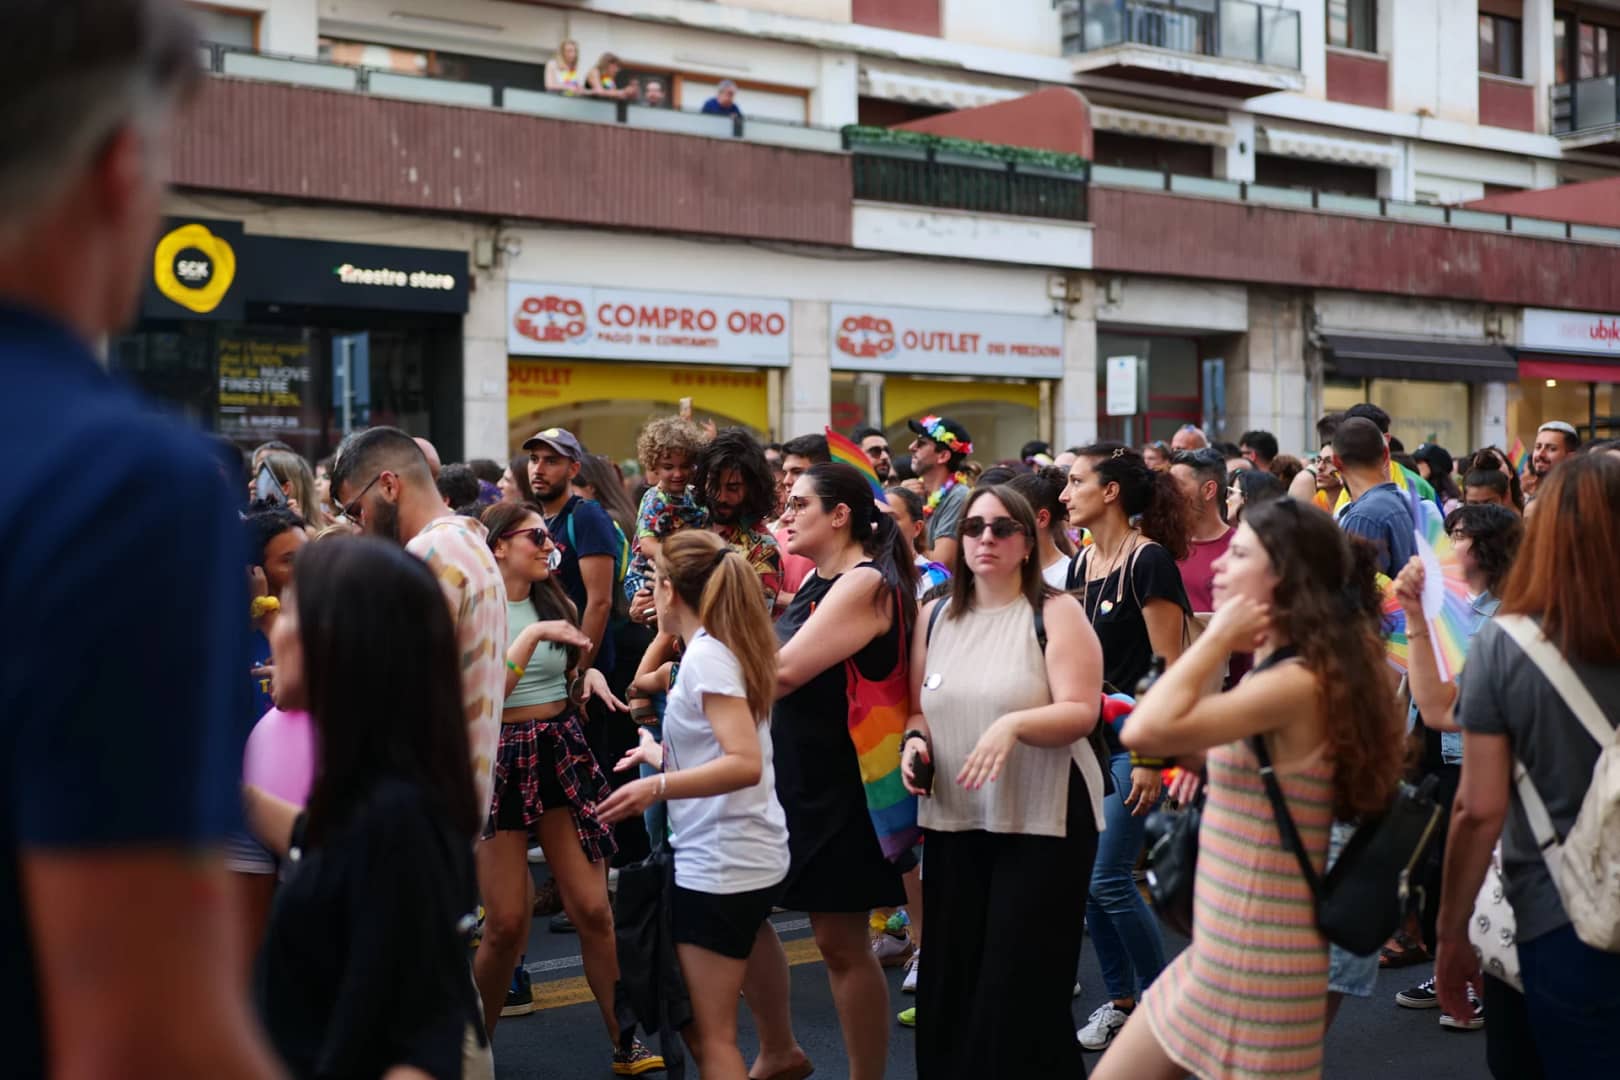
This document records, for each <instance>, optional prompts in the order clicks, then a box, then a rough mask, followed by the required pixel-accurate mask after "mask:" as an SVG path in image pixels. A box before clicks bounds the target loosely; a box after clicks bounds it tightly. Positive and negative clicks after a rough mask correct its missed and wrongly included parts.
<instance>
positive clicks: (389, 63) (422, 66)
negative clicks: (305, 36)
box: [320, 37, 546, 90]
mask: <svg viewBox="0 0 1620 1080" xmlns="http://www.w3.org/2000/svg"><path fill="white" fill-rule="evenodd" d="M320 58H321V59H322V60H324V61H326V62H327V63H332V64H347V65H349V66H351V67H366V68H373V69H376V70H378V71H391V72H395V73H397V74H401V75H425V76H428V77H430V78H435V79H451V80H454V81H457V82H471V83H482V84H484V85H487V86H495V87H502V88H504V87H512V88H513V89H517V90H544V89H545V88H546V72H545V66H544V65H542V64H531V63H526V62H522V61H516V60H500V59H497V58H495V57H491V56H473V55H471V54H469V53H455V52H445V51H443V50H441V49H417V48H409V47H404V46H398V45H383V44H378V43H376V42H366V41H347V40H344V39H341V38H330V37H323V38H321V42H320Z"/></svg>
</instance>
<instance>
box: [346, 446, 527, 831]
mask: <svg viewBox="0 0 1620 1080" xmlns="http://www.w3.org/2000/svg"><path fill="white" fill-rule="evenodd" d="M332 495H333V500H334V502H335V503H336V506H335V507H334V509H336V510H337V512H338V513H339V514H341V515H342V516H343V517H344V518H346V519H347V520H349V521H351V522H353V523H354V524H355V525H357V526H359V527H360V531H361V532H363V533H365V534H366V535H367V536H378V537H382V538H383V539H384V540H391V541H393V542H394V543H396V544H400V545H402V546H403V547H404V548H405V550H406V551H409V552H410V553H411V554H412V555H415V556H416V557H417V558H418V559H421V560H422V561H423V562H425V563H427V565H428V568H429V569H431V570H432V571H433V574H434V576H435V577H437V578H438V579H439V585H440V587H441V588H442V589H443V590H444V595H445V599H446V600H447V601H449V604H450V617H451V618H452V619H454V620H455V623H456V644H457V647H458V648H457V651H458V652H459V654H460V656H461V698H462V704H463V706H464V707H465V709H466V720H467V738H468V746H469V748H470V750H471V751H472V763H473V782H474V783H475V784H476V785H477V787H478V798H479V805H480V806H481V807H488V806H489V801H490V789H491V787H492V786H493V783H494V773H493V771H492V770H493V769H494V765H495V747H496V743H497V742H498V740H499V736H500V723H501V703H502V702H503V701H504V700H505V699H506V668H505V667H504V666H503V664H502V661H503V659H504V657H505V656H506V590H505V587H504V586H503V585H502V584H501V571H500V568H499V567H497V566H496V565H495V557H494V556H493V555H491V554H490V552H489V546H488V544H486V543H485V542H484V536H485V533H484V527H483V525H481V524H479V523H478V522H477V521H474V520H473V519H471V518H466V517H458V516H457V515H455V514H453V513H451V512H450V509H449V507H447V506H445V505H444V497H443V496H441V495H440V494H439V489H438V486H437V485H435V484H434V482H433V473H432V471H431V470H430V469H429V466H428V459H427V457H426V455H425V454H423V452H422V448H421V447H420V446H419V445H417V443H416V442H415V441H414V440H413V439H412V438H411V437H410V436H409V435H407V434H405V433H404V432H403V431H400V430H399V429H398V428H391V427H374V428H367V429H366V430H365V431H357V432H355V433H354V434H353V435H350V436H349V437H348V438H346V439H344V440H343V443H342V445H341V446H339V447H338V452H337V459H336V460H335V461H334V462H333V463H332Z"/></svg>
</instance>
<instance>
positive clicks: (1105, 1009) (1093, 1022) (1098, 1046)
mask: <svg viewBox="0 0 1620 1080" xmlns="http://www.w3.org/2000/svg"><path fill="white" fill-rule="evenodd" d="M1130 1018H1131V1014H1130V1013H1128V1012H1126V1011H1125V1010H1124V1009H1121V1008H1120V1007H1119V1006H1117V1005H1115V1004H1114V1003H1113V1002H1112V1001H1105V1002H1103V1003H1102V1004H1101V1005H1099V1006H1097V1011H1096V1012H1094V1013H1092V1014H1091V1019H1089V1020H1087V1021H1086V1026H1085V1027H1083V1028H1081V1029H1080V1030H1079V1031H1077V1032H1075V1038H1077V1039H1079V1040H1080V1045H1081V1046H1083V1047H1085V1048H1086V1049H1087V1050H1106V1049H1108V1044H1109V1043H1111V1042H1113V1041H1114V1036H1115V1035H1118V1034H1119V1033H1120V1029H1122V1028H1123V1027H1124V1026H1125V1021H1127V1020H1129V1019H1130Z"/></svg>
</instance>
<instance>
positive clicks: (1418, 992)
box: [1395, 978, 1440, 1009]
mask: <svg viewBox="0 0 1620 1080" xmlns="http://www.w3.org/2000/svg"><path fill="white" fill-rule="evenodd" d="M1395 1004H1397V1005H1399V1006H1400V1007H1401V1008H1403V1009H1438V1008H1439V1007H1440V995H1439V994H1437V993H1435V989H1434V979H1433V978H1430V979H1429V980H1428V981H1427V982H1425V983H1420V984H1419V985H1417V986H1414V987H1412V989H1410V990H1402V991H1401V992H1400V993H1398V994H1396V995H1395Z"/></svg>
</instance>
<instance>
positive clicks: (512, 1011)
mask: <svg viewBox="0 0 1620 1080" xmlns="http://www.w3.org/2000/svg"><path fill="white" fill-rule="evenodd" d="M534 1007H535V1006H534V983H533V982H532V981H531V980H530V979H529V972H528V969H527V968H525V967H524V966H523V964H522V962H521V961H520V962H519V963H518V966H517V970H516V971H514V972H512V985H511V986H509V987H507V988H506V1004H505V1005H503V1006H501V1015H502V1016H528V1015H529V1014H530V1013H532V1012H534Z"/></svg>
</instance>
